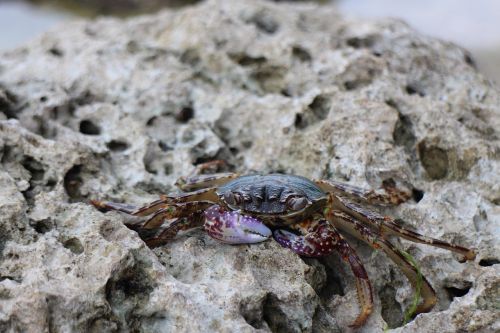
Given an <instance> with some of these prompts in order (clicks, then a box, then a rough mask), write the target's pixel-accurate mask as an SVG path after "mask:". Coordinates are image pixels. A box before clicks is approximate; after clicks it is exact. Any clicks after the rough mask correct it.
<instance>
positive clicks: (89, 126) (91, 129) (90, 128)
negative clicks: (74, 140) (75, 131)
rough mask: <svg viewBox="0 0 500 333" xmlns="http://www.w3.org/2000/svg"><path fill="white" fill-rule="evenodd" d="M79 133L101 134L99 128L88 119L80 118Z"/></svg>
mask: <svg viewBox="0 0 500 333" xmlns="http://www.w3.org/2000/svg"><path fill="white" fill-rule="evenodd" d="M80 133H82V134H86V135H99V134H101V129H100V128H99V126H97V125H96V124H94V123H93V122H92V121H90V120H82V121H81V122H80Z"/></svg>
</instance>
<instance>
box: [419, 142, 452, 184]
mask: <svg viewBox="0 0 500 333" xmlns="http://www.w3.org/2000/svg"><path fill="white" fill-rule="evenodd" d="M417 149H418V156H419V158H420V162H421V164H422V166H423V167H424V169H425V171H426V172H427V174H428V175H429V177H430V178H431V179H434V180H438V179H443V178H445V177H446V176H447V174H448V167H449V166H448V154H447V152H446V151H445V150H444V149H442V148H439V147H435V146H427V144H426V143H425V142H420V143H419V144H418V146H417Z"/></svg>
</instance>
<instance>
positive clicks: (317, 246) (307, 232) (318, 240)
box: [274, 219, 373, 327]
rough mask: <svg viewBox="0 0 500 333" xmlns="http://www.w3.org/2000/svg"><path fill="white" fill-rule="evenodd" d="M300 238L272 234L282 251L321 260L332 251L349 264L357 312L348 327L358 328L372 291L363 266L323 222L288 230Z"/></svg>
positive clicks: (366, 313) (369, 306)
mask: <svg viewBox="0 0 500 333" xmlns="http://www.w3.org/2000/svg"><path fill="white" fill-rule="evenodd" d="M292 227H293V228H294V229H296V230H297V231H298V232H300V234H301V235H296V234H294V233H292V232H289V231H286V230H281V229H278V230H275V231H274V239H275V240H276V241H277V242H278V243H279V244H280V245H281V246H283V247H286V248H289V249H290V250H292V251H293V252H295V253H297V254H298V255H300V256H304V257H324V256H327V255H329V254H331V253H332V252H333V251H336V252H337V253H338V254H339V255H340V257H341V258H342V260H344V261H345V262H346V263H348V264H349V266H350V267H351V271H352V273H353V274H354V277H355V279H356V289H357V293H358V299H359V303H360V305H361V312H360V313H359V315H358V317H357V318H356V320H355V321H354V322H353V323H352V324H351V325H350V326H351V327H360V326H361V325H363V323H364V322H365V321H366V319H367V318H368V316H369V315H370V313H371V312H372V310H373V290H372V286H371V283H370V280H369V279H368V274H367V273H366V270H365V268H364V267H363V263H362V262H361V260H360V259H359V257H358V255H357V254H356V252H355V251H354V249H353V248H352V247H351V246H350V245H349V243H347V241H346V240H345V239H344V238H343V237H342V235H341V234H340V233H339V232H338V231H337V229H336V228H335V227H334V226H333V225H331V224H330V223H329V222H328V221H326V220H324V219H318V220H310V221H305V222H302V223H299V224H296V225H293V226H292Z"/></svg>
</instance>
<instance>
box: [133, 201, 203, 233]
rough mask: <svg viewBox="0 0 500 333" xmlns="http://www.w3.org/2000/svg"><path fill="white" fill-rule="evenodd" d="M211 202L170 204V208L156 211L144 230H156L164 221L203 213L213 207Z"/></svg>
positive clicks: (143, 226) (145, 223) (144, 225)
mask: <svg viewBox="0 0 500 333" xmlns="http://www.w3.org/2000/svg"><path fill="white" fill-rule="evenodd" d="M212 205H213V202H210V201H192V202H184V203H176V204H169V205H168V207H165V208H161V209H159V210H157V211H156V213H154V214H153V216H151V217H150V218H149V219H148V220H147V221H146V222H144V224H143V225H142V228H143V229H155V228H158V227H159V226H161V225H162V224H163V221H165V220H169V219H173V218H179V217H186V216H188V215H191V214H194V213H196V212H201V211H203V210H205V209H207V208H208V207H210V206H212Z"/></svg>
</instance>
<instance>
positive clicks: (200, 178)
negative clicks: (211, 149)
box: [175, 160, 239, 191]
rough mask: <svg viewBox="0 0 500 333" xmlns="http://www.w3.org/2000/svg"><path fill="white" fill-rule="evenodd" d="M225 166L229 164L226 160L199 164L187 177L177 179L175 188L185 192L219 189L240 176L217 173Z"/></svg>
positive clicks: (229, 173)
mask: <svg viewBox="0 0 500 333" xmlns="http://www.w3.org/2000/svg"><path fill="white" fill-rule="evenodd" d="M225 165H227V163H226V161H224V160H215V161H209V162H205V163H202V164H199V165H197V166H196V168H195V169H194V170H193V171H192V172H191V173H190V174H189V175H188V176H187V177H180V178H179V179H177V181H176V182H175V186H177V187H178V188H180V189H181V190H183V191H193V190H197V189H200V188H207V187H217V186H219V185H223V184H225V183H227V182H228V181H230V180H232V179H234V178H237V177H238V176H239V175H238V174H235V173H231V172H221V173H217V171H218V170H219V169H220V168H221V167H222V166H225ZM206 170H208V171H209V174H203V172H205V171H206Z"/></svg>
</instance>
